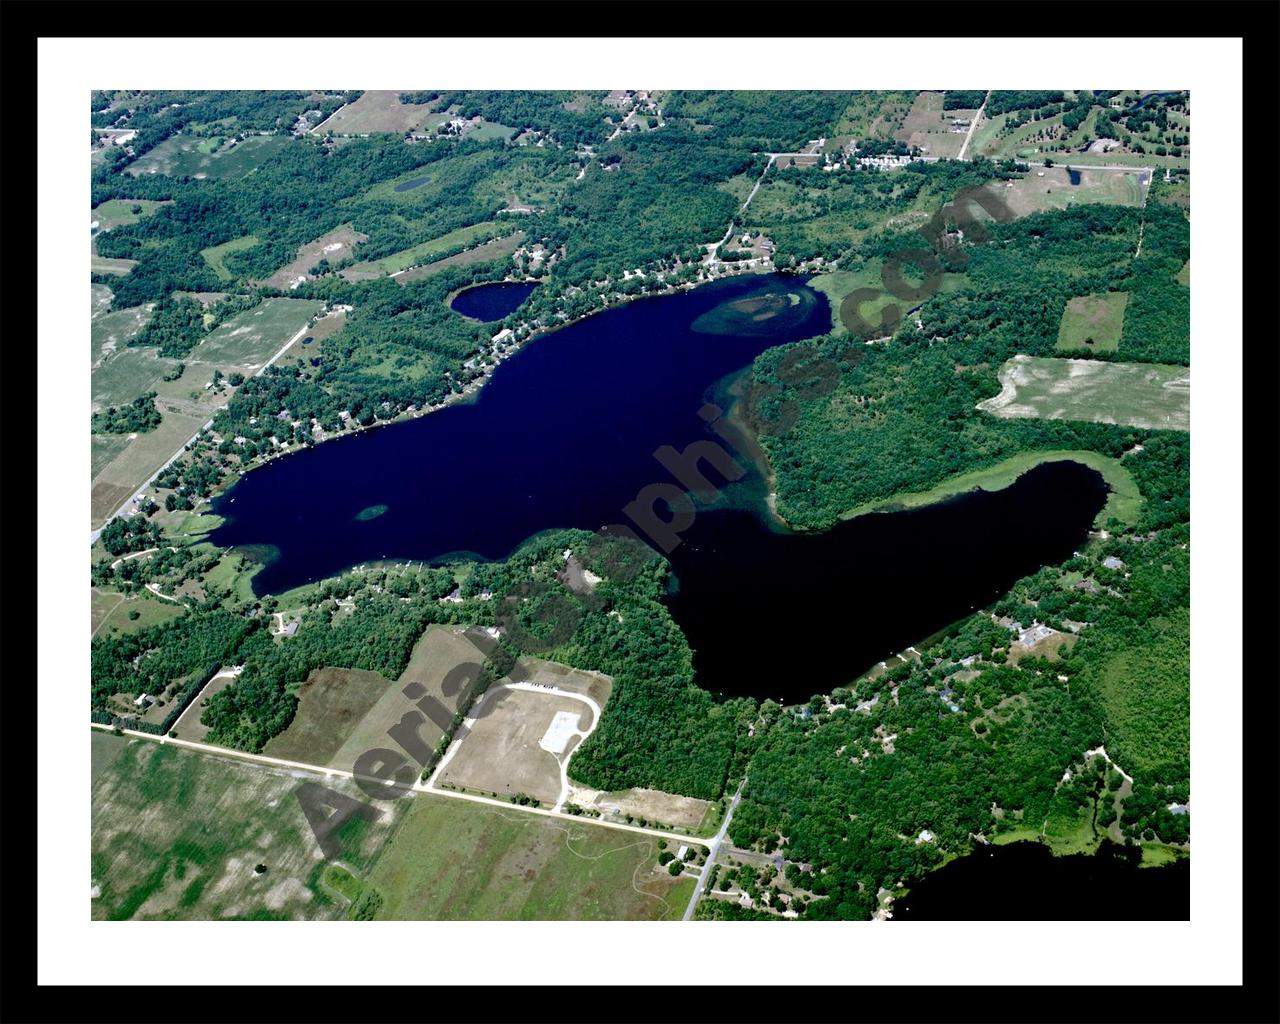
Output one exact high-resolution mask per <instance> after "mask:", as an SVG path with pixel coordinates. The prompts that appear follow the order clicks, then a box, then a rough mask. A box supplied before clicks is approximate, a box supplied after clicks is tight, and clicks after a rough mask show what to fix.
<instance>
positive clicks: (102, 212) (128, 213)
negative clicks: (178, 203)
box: [92, 199, 173, 231]
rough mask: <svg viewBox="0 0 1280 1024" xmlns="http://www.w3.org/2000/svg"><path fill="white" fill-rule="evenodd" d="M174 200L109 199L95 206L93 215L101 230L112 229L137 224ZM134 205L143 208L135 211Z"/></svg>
mask: <svg viewBox="0 0 1280 1024" xmlns="http://www.w3.org/2000/svg"><path fill="white" fill-rule="evenodd" d="M172 201H173V200H171V199H163V200H156V199H108V200H107V201H106V202H104V203H99V204H98V205H97V206H95V207H94V208H93V211H92V217H93V220H96V221H97V222H98V230H99V231H110V230H111V229H112V228H118V227H123V226H124V225H126V224H136V223H138V221H140V220H142V219H143V218H144V217H150V216H151V215H152V214H153V213H155V212H156V210H158V209H160V207H162V206H166V205H168V204H169V203H171V202H172ZM134 207H141V209H140V210H139V211H138V212H137V213H134V212H133V210H134Z"/></svg>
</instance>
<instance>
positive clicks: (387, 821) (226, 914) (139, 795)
mask: <svg viewBox="0 0 1280 1024" xmlns="http://www.w3.org/2000/svg"><path fill="white" fill-rule="evenodd" d="M112 738H113V739H114V737H112ZM117 742H118V743H123V744H125V746H124V749H122V750H119V751H118V752H117V753H116V754H115V756H114V757H111V751H110V745H109V744H104V743H103V742H102V741H101V740H95V744H96V749H95V754H96V755H97V756H98V759H99V760H98V764H96V765H95V767H94V773H95V775H96V781H95V783H94V785H93V789H92V840H91V842H92V873H93V885H94V887H95V889H96V891H97V893H98V895H96V896H95V897H94V898H93V899H92V902H91V907H92V916H93V919H94V920H129V919H133V920H175V919H178V920H217V919H219V918H223V919H225V918H235V919H252V920H263V919H266V920H308V919H332V918H337V917H342V916H343V915H344V914H345V912H346V904H345V903H344V902H343V901H342V900H339V899H335V898H333V897H331V896H330V895H328V894H327V893H326V892H325V891H324V890H322V889H321V888H320V887H319V886H318V885H317V880H318V878H319V876H320V873H321V871H322V870H323V865H324V861H323V860H321V859H319V858H318V857H317V854H318V853H319V849H318V847H317V844H316V840H315V838H314V835H313V834H312V832H311V829H310V826H309V825H308V824H307V821H306V818H305V816H304V815H303V812H302V809H301V806H300V804H299V802H298V795H297V794H298V787H299V786H300V785H301V784H302V782H304V781H314V780H306V779H299V778H295V777H293V776H292V775H291V774H290V773H289V772H288V771H285V770H275V769H271V768H267V767H265V766H262V765H255V764H245V763H240V762H236V761H233V760H231V759H224V758H220V757H216V756H211V755H208V754H202V753H199V752H196V751H191V750H185V749H182V748H180V747H176V746H172V745H169V746H162V745H161V744H159V743H155V742H152V741H149V740H140V739H132V740H119V741H117ZM103 761H106V763H105V764H104V763H103ZM324 785H325V786H327V787H330V788H332V789H334V790H337V791H340V792H342V793H345V794H347V795H350V796H354V797H358V798H360V799H363V797H362V795H361V794H360V793H359V791H358V790H356V789H355V787H354V786H352V785H351V784H350V783H349V782H347V781H346V780H339V779H330V780H327V781H325V782H324ZM398 813H399V808H398V807H396V806H391V809H390V811H388V812H386V813H384V815H383V818H382V820H381V821H379V822H377V823H366V822H363V821H361V820H359V819H352V820H351V821H350V822H348V823H347V824H345V825H343V826H342V829H341V830H340V831H339V839H340V841H341V843H342V851H341V859H342V861H343V862H344V863H346V864H349V865H351V866H352V867H353V868H354V869H355V870H357V871H367V869H368V867H369V865H370V863H371V862H372V860H373V858H374V857H375V856H376V855H377V852H378V850H379V848H380V847H381V845H382V843H383V842H384V840H385V838H386V836H387V835H388V833H389V831H390V829H391V827H392V824H393V821H394V820H395V816H396V815H397V814H398ZM258 864H262V865H264V866H265V867H266V870H265V871H263V872H260V873H259V872H256V871H255V870H254V869H255V866H256V865H258Z"/></svg>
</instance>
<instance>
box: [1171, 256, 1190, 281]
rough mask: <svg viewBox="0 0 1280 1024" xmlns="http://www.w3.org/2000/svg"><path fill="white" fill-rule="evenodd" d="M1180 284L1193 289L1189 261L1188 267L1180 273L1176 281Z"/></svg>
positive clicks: (1188, 261)
mask: <svg viewBox="0 0 1280 1024" xmlns="http://www.w3.org/2000/svg"><path fill="white" fill-rule="evenodd" d="M1174 280H1176V281H1177V282H1178V284H1181V285H1186V286H1187V287H1188V288H1190V287H1191V261H1190V260H1187V262H1186V265H1185V266H1184V267H1183V268H1182V269H1181V270H1179V271H1178V276H1177V277H1176V278H1175V279H1174Z"/></svg>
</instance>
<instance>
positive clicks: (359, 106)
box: [316, 89, 439, 135]
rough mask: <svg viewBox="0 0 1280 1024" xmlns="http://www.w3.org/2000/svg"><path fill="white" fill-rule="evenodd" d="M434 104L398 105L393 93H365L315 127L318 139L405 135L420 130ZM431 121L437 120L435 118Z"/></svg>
mask: <svg viewBox="0 0 1280 1024" xmlns="http://www.w3.org/2000/svg"><path fill="white" fill-rule="evenodd" d="M433 106H434V104H431V103H425V104H415V103H401V102H400V93H399V92H398V91H396V90H394V89H369V90H366V92H365V93H364V95H363V96H361V97H360V98H359V99H358V100H356V101H355V102H354V103H351V104H349V105H347V106H345V107H343V108H342V109H341V110H338V111H337V112H336V113H334V115H333V116H332V117H330V118H329V119H328V120H327V121H325V122H323V123H322V124H320V125H317V126H316V127H317V129H318V132H317V134H319V135H324V134H326V133H327V132H333V133H334V134H335V135H364V134H366V133H373V132H407V131H410V130H411V129H414V128H419V127H421V126H422V124H423V122H424V121H426V120H427V119H428V118H429V117H430V116H431V114H432V110H433ZM434 120H439V117H438V116H437V117H436V118H434V119H433V121H434Z"/></svg>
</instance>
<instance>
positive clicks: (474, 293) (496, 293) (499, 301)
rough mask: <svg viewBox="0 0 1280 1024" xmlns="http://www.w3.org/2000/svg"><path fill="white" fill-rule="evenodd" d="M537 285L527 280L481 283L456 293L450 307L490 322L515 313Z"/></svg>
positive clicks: (456, 311)
mask: <svg viewBox="0 0 1280 1024" xmlns="http://www.w3.org/2000/svg"><path fill="white" fill-rule="evenodd" d="M537 287H538V286H537V284H536V283H533V282H527V281H526V282H513V281H504V282H499V283H497V284H480V285H476V286H475V287H474V288H468V289H466V291H461V292H459V293H458V294H457V295H455V296H454V299H453V301H452V302H451V303H449V308H450V309H452V310H453V311H454V312H455V313H461V314H462V315H463V316H469V317H471V319H472V320H483V321H485V322H486V323H489V322H490V321H493V320H501V319H502V318H503V317H506V316H509V315H510V314H512V313H514V312H515V311H516V310H517V309H519V308H520V306H521V304H522V303H523V302H524V300H525V299H527V298H528V297H529V296H530V295H531V294H532V293H533V290H534V289H535V288H537Z"/></svg>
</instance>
